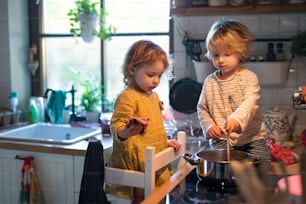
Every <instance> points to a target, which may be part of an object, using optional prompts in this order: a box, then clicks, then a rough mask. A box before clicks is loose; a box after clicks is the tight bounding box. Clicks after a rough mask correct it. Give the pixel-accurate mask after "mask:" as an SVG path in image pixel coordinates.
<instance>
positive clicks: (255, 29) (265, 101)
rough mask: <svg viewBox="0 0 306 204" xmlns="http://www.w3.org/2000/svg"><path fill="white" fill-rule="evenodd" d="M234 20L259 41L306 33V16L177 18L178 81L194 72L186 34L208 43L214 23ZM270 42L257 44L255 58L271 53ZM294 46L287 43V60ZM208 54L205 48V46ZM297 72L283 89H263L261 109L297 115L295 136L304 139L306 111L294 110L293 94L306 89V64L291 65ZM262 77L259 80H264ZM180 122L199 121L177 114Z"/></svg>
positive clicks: (190, 116)
mask: <svg viewBox="0 0 306 204" xmlns="http://www.w3.org/2000/svg"><path fill="white" fill-rule="evenodd" d="M225 18H231V19H236V20H238V21H240V22H242V23H244V24H245V25H246V26H248V28H249V29H250V30H251V32H252V33H253V34H254V36H255V38H289V39H290V38H291V37H292V36H293V35H294V34H295V33H296V32H297V31H298V30H304V31H305V30H306V24H305V22H306V13H286V14H277V13H276V14H261V15H226V16H218V15H214V16H207V15H206V16H180V17H176V16H175V17H174V22H175V23H174V33H175V34H174V50H175V51H174V66H175V73H176V79H180V78H182V77H185V76H188V75H189V74H188V73H186V66H187V67H188V69H193V65H192V64H191V63H190V60H186V52H185V47H184V45H183V44H182V40H183V37H184V32H185V31H186V32H187V33H188V35H189V37H190V38H194V39H205V37H206V35H207V32H208V30H209V28H210V26H211V25H212V23H213V22H214V21H215V20H217V19H225ZM267 43H268V42H254V44H253V54H254V55H255V56H258V55H262V56H265V55H266V53H267ZM276 43H277V42H274V51H275V52H276ZM290 46H291V42H284V51H285V53H286V55H287V56H289V55H290V53H289V52H290ZM202 48H203V49H202V50H203V53H204V52H205V49H204V44H203V46H202ZM290 68H292V69H294V70H295V72H290V73H289V76H288V80H287V81H286V82H285V83H284V84H279V85H269V86H268V85H265V86H264V85H263V86H262V87H261V88H262V91H261V96H262V98H261V108H262V112H263V113H264V112H265V110H266V109H270V108H273V107H275V106H279V108H280V110H285V111H288V112H290V113H291V112H294V113H295V114H296V115H297V121H296V123H295V126H294V127H295V130H294V132H295V134H298V135H300V133H301V131H302V130H303V129H305V128H306V122H305V121H306V110H299V111H296V110H295V109H293V108H292V99H291V97H292V94H293V92H294V90H295V89H296V88H297V87H298V86H301V85H304V86H305V85H306V62H305V61H302V60H294V61H293V63H292V64H291V67H290ZM260 77H261V76H259V78H260ZM175 116H176V117H177V118H179V119H182V118H189V119H193V120H196V118H197V116H196V113H195V114H192V115H184V114H181V113H177V112H175Z"/></svg>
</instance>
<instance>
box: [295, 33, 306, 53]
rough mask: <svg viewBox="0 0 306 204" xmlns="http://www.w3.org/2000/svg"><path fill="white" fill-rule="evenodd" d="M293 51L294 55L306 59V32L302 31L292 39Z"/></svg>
mask: <svg viewBox="0 0 306 204" xmlns="http://www.w3.org/2000/svg"><path fill="white" fill-rule="evenodd" d="M291 41H292V47H291V51H292V54H293V55H296V56H300V57H304V58H305V57H306V31H303V32H302V31H300V32H298V33H297V34H296V35H294V36H293V37H292V39H291Z"/></svg>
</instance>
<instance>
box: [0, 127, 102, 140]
mask: <svg viewBox="0 0 306 204" xmlns="http://www.w3.org/2000/svg"><path fill="white" fill-rule="evenodd" d="M99 134H101V128H99V129H93V128H84V127H73V126H70V125H62V124H51V123H36V124H31V125H26V126H23V127H19V128H15V129H12V130H7V131H3V132H0V140H13V141H19V142H20V141H23V142H36V143H37V142H38V143H48V144H61V145H67V144H73V143H76V142H78V141H81V140H84V139H88V138H90V137H93V136H97V135H99Z"/></svg>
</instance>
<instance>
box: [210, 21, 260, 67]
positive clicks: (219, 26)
mask: <svg viewBox="0 0 306 204" xmlns="http://www.w3.org/2000/svg"><path fill="white" fill-rule="evenodd" d="M253 39H254V38H253V35H252V34H251V33H250V31H249V30H248V28H247V27H246V26H245V25H243V24H242V23H239V22H236V21H234V20H219V21H216V22H215V23H214V24H213V25H212V27H211V28H210V30H209V32H208V34H207V37H206V40H205V44H206V48H207V53H206V57H207V58H208V59H210V60H212V59H213V55H214V53H218V52H219V51H220V50H224V49H225V50H231V51H236V52H238V53H239V54H240V57H241V59H240V60H241V61H242V62H245V61H247V60H248V58H249V55H250V52H251V45H252V41H253Z"/></svg>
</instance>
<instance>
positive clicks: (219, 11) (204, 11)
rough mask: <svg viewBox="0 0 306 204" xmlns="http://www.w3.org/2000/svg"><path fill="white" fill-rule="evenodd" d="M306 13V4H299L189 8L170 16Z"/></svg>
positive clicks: (177, 9)
mask: <svg viewBox="0 0 306 204" xmlns="http://www.w3.org/2000/svg"><path fill="white" fill-rule="evenodd" d="M299 12H306V3H299V4H266V5H250V6H236V7H235V6H221V7H190V8H176V9H171V10H170V14H171V15H177V16H199V15H201V16H205V15H230V14H264V13H299Z"/></svg>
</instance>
